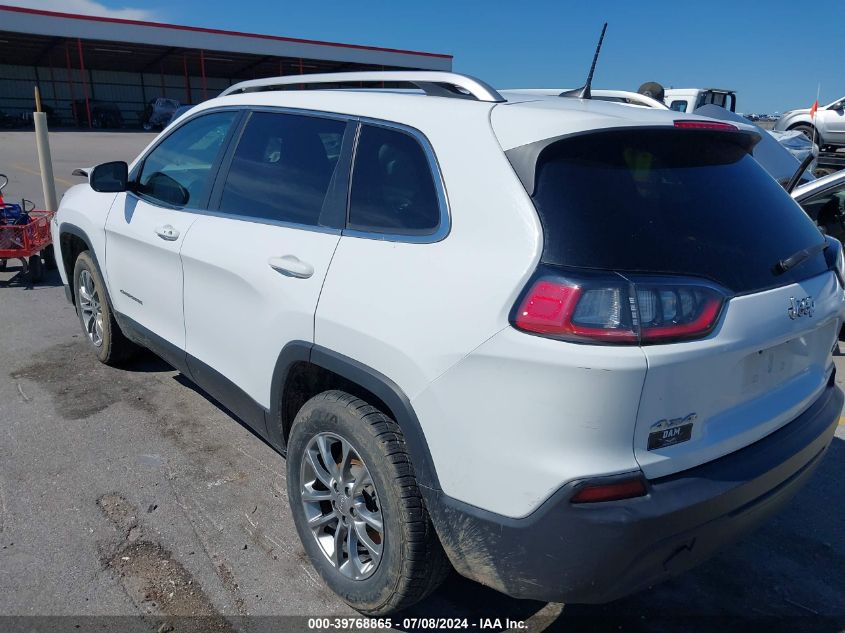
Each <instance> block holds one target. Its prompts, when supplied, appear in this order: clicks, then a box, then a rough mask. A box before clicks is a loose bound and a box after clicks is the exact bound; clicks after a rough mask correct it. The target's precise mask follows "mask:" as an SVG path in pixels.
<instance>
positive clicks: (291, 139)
mask: <svg viewBox="0 0 845 633" xmlns="http://www.w3.org/2000/svg"><path fill="white" fill-rule="evenodd" d="M345 130H346V123H345V122H344V121H338V120H335V119H324V118H320V117H313V116H300V115H293V114H278V113H270V112H255V113H253V114H252V116H250V119H249V121H248V122H247V124H246V128H245V129H244V132H243V135H242V136H241V140H240V142H239V143H238V147H237V149H236V150H235V154H234V156H233V158H232V164H231V166H230V167H229V173H228V174H227V176H226V183H225V185H224V187H223V194H222V197H221V199H220V209H219V210H220V211H221V212H224V213H231V214H233V215H241V216H249V217H253V218H260V219H267V220H277V221H281V222H291V223H295V224H304V225H309V226H318V225H320V224H321V222H320V217H321V213H322V211H323V208H324V206H325V205H326V203H327V197H328V198H332V197H331V196H328V192H329V189H330V185H331V182H332V177H333V175H334V173H335V170H336V168H337V163H338V158H339V156H340V148H341V145H342V141H343V133H344V131H345Z"/></svg>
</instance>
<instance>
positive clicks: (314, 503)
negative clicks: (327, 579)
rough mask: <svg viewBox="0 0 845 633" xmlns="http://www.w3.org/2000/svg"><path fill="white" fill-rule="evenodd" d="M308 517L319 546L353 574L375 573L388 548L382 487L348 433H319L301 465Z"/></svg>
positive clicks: (342, 570) (348, 574)
mask: <svg viewBox="0 0 845 633" xmlns="http://www.w3.org/2000/svg"><path fill="white" fill-rule="evenodd" d="M300 491H301V496H302V506H303V509H304V510H305V518H306V520H307V522H308V527H309V529H310V530H311V533H312V535H313V536H314V539H315V540H316V541H317V544H318V546H319V547H320V550H321V551H322V552H323V554H324V555H325V556H326V558H327V559H328V560H329V562H331V564H332V565H333V566H334V567H335V568H336V569H337V570H338V571H339V572H340V573H341V574H342V575H344V576H346V577H347V578H351V579H352V580H364V579H366V578H369V577H370V576H372V575H373V573H375V571H376V569H377V568H378V565H379V562H380V561H381V558H382V553H383V551H384V536H385V533H384V520H383V517H382V511H381V504H380V503H379V499H378V493H377V491H376V488H375V484H374V482H373V478H372V476H371V475H370V471H369V470H368V469H367V466H366V464H365V463H364V461H363V460H362V459H361V456H360V454H359V453H358V451H357V450H355V448H354V447H353V446H352V445H351V444H350V442H349V441H348V440H346V439H345V438H343V437H341V436H339V435H336V434H334V433H319V434H317V435H316V436H314V437H313V438H312V439H311V441H310V442H309V443H308V445H307V447H306V449H305V455H304V456H303V460H302V467H301V469H300Z"/></svg>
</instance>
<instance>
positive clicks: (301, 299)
mask: <svg viewBox="0 0 845 633" xmlns="http://www.w3.org/2000/svg"><path fill="white" fill-rule="evenodd" d="M359 82H360V84H359ZM383 82H386V84H385V83H383ZM300 84H301V86H300ZM350 84H351V85H352V86H354V87H355V88H354V89H337V88H343V87H345V86H346V87H348V86H349V85H350ZM359 85H360V86H361V87H360V88H359V87H358V86H359ZM385 85H386V86H387V88H386V89H373V86H375V88H383V87H384V86H385ZM408 86H412V87H414V89H413V90H408ZM300 87H306V88H311V89H310V90H302V89H299V90H297V88H300ZM286 88H287V90H284V89H286ZM320 88H323V89H320ZM758 139H759V137H758V136H757V134H756V133H755V132H753V131H751V130H750V129H744V128H741V127H737V126H735V125H732V124H730V123H724V122H717V121H713V120H709V119H704V118H702V117H695V116H691V115H689V114H686V113H679V112H673V111H670V110H665V109H660V110H658V109H651V108H640V107H636V106H631V105H627V104H624V103H612V102H607V101H600V100H595V101H594V100H590V99H581V98H571V97H558V96H544V95H531V94H518V93H507V92H504V93H499V92H497V91H495V90H494V89H492V88H490V87H489V86H487V85H486V84H484V83H483V82H480V81H478V80H474V79H472V78H470V77H466V76H462V75H457V74H450V73H436V72H388V73H355V74H349V75H316V76H303V77H299V76H297V77H292V78H276V79H262V80H256V81H251V82H246V83H243V84H238V85H235V86H233V87H231V88H229V89H228V90H226V91H225V92H224V94H223V95H221V96H220V97H219V98H216V99H212V100H210V101H207V102H205V103H203V104H201V105H198V106H196V107H194V108H193V109H191V111H190V112H188V113H187V114H185V115H183V116H182V117H181V118H179V119H178V120H177V121H175V122H174V123H172V124H171V125H170V126H169V127H168V128H167V129H166V130H165V131H164V132H163V133H162V134H161V135H160V136H158V137H157V138H156V139H155V140H154V141H153V142H152V143H151V144H150V146H149V147H148V148H147V149H146V150H144V152H143V153H142V154H141V156H140V157H139V158H137V159H136V160H135V162H134V163H132V164H131V165H130V166H127V165H126V164H125V163H108V164H104V165H100V166H98V167H96V168H94V169H93V170H92V171H91V173H90V174H89V183H88V184H83V185H79V186H76V187H74V188H72V189H71V190H70V191H68V193H67V194H66V195H65V197H64V199H63V200H62V204H61V209H60V211H59V213H58V217H57V219H56V222H55V224H54V238H55V243H56V244H57V245H59V248H60V251H61V255H60V261H61V262H62V264H63V265H62V266H61V267H60V268H61V274H62V278H63V280H64V281H65V283H66V284H67V289H66V290H67V294H68V297H69V299H70V300H71V301H72V302H74V304H75V305H76V309H77V312H78V315H79V318H80V320H81V323H82V326H83V328H84V331H85V332H86V333H87V335H88V338H89V340H90V343H91V346H92V349H93V350H94V351H95V353H96V354H97V355H98V356H99V358H100V359H101V360H102V361H103V362H105V363H117V362H120V361H121V360H123V359H125V358H127V357H128V355H130V354H131V352H132V351H133V350H134V349H136V346H137V345H141V346H144V347H147V348H149V349H151V350H153V351H154V352H155V353H156V354H158V355H160V356H161V357H162V358H164V359H165V360H167V361H168V362H169V363H171V364H172V365H173V366H174V367H176V368H178V369H179V370H180V371H182V372H183V373H184V374H185V375H186V376H188V377H190V378H191V379H192V380H193V381H194V382H196V383H197V384H198V385H200V386H201V387H202V388H203V389H205V390H207V391H208V392H209V393H210V394H212V395H213V396H214V397H215V398H217V399H218V400H219V401H220V402H222V403H224V404H225V405H226V406H227V407H228V408H229V409H230V410H231V411H233V412H234V413H235V414H236V415H237V416H238V417H239V418H241V419H242V420H243V421H244V422H245V423H247V424H249V425H250V426H251V427H252V428H254V429H255V430H256V432H258V433H259V434H260V435H261V436H263V437H264V438H266V440H267V442H269V443H270V444H271V445H272V446H274V447H275V448H276V449H277V450H278V451H279V452H280V453H282V454H285V455H286V456H287V486H288V491H289V498H290V502H291V510H292V512H293V516H294V519H295V523H296V526H297V529H298V531H299V535H300V537H301V539H302V542H303V544H304V547H305V550H306V552H307V553H308V556H309V557H310V559H311V561H312V563H313V564H314V566H315V567H316V569H317V570H318V571H319V572H320V574H321V575H322V577H323V579H324V580H325V582H326V583H327V584H328V585H329V586H330V587H331V588H332V589H333V590H334V591H335V592H337V593H338V594H339V595H340V596H341V597H342V598H343V599H345V600H346V601H347V602H348V603H349V604H351V605H352V606H353V607H355V608H356V609H358V610H360V611H361V612H363V613H368V614H386V613H390V612H393V611H396V610H398V609H402V608H404V607H407V606H408V605H410V604H412V603H414V602H415V601H417V600H419V599H421V598H422V597H424V596H425V595H427V594H428V593H429V592H430V591H432V590H433V589H434V588H435V587H436V586H437V584H438V582H439V581H440V580H441V579H442V578H443V577H444V575H445V574H446V573H447V571H448V570H449V568H450V564H451V566H453V567H454V568H455V569H457V570H458V572H460V573H461V574H463V575H465V576H468V577H470V578H474V579H476V580H478V581H480V582H482V583H484V584H486V585H489V586H490V587H494V588H496V589H498V590H500V591H502V592H505V593H507V594H510V595H512V596H517V597H524V598H534V599H540V600H546V601H565V602H603V601H608V600H612V599H614V598H617V597H620V596H622V595H625V594H628V593H630V592H633V591H635V590H637V589H640V588H642V587H645V586H647V585H650V584H653V583H655V582H657V581H659V580H661V579H663V578H666V577H668V576H670V575H672V574H675V573H677V572H679V571H681V570H684V569H687V568H689V567H691V566H692V565H694V564H696V563H698V562H700V561H702V560H703V559H705V558H707V557H708V556H710V555H711V554H712V553H713V552H714V551H715V550H716V549H717V548H718V547H720V546H722V545H724V544H725V543H728V542H730V541H732V540H734V539H735V538H737V537H738V536H739V535H741V534H742V533H744V532H746V531H748V530H750V529H751V528H753V527H754V526H756V525H758V524H759V523H760V522H761V521H763V520H764V519H765V518H767V517H768V516H770V515H771V514H772V513H774V512H775V511H777V510H778V509H780V508H781V507H782V506H784V504H785V503H786V502H787V501H788V500H789V499H790V498H791V497H792V495H793V494H794V493H795V492H796V491H797V490H798V489H799V488H800V487H801V486H802V485H803V484H804V483H805V482H806V481H807V479H808V478H809V477H810V475H811V473H812V472H813V471H814V469H815V468H816V467H817V466H818V464H819V461H820V459H821V458H822V455H823V454H824V452H825V450H826V448H827V447H828V445H829V443H830V442H831V440H832V437H833V434H834V430H835V427H836V424H837V420H838V416H839V412H840V409H841V406H842V401H843V398H842V393H841V392H840V391H839V390H838V389H837V387H836V386H835V385H834V365H833V362H832V358H831V350H832V348H833V347H834V345H835V344H836V340H837V333H838V332H839V329H840V320H841V316H840V315H841V314H842V308H843V305H842V304H843V292H842V287H843V277H842V274H843V266H842V252H841V246H840V244H839V243H838V242H837V241H836V240H832V239H826V238H825V237H824V236H823V235H822V234H821V233H820V232H819V230H818V229H817V228H816V227H815V226H814V225H813V222H812V221H811V220H810V219H809V218H808V217H807V216H806V215H805V214H804V213H803V212H802V211H801V209H800V208H799V207H798V206H797V205H796V204H795V202H793V201H792V200H791V199H790V197H789V195H788V194H787V193H785V192H784V190H783V189H782V188H781V187H780V186H779V185H778V184H777V183H776V182H775V181H774V180H773V179H772V178H770V177H769V176H768V175H767V174H766V173H765V172H764V171H763V169H762V168H761V167H760V166H759V165H758V164H757V163H756V162H755V161H754V160H753V159H752V158H751V156H750V153H749V152H750V150H751V149H752V147H753V146H754V144H755V143H756V142H757V140H758Z"/></svg>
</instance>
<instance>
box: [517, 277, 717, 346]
mask: <svg viewBox="0 0 845 633" xmlns="http://www.w3.org/2000/svg"><path fill="white" fill-rule="evenodd" d="M725 299H726V294H725V293H724V292H723V291H721V290H719V289H717V288H715V287H713V286H710V285H709V284H707V283H706V282H701V281H699V280H695V279H667V278H654V279H651V278H646V277H642V278H638V279H627V278H624V277H622V276H621V275H615V274H609V275H606V276H602V275H589V276H584V275H577V276H576V275H570V274H566V275H565V276H559V275H552V274H540V275H538V276H537V277H535V279H534V280H533V281H532V282H530V283H529V286H528V290H527V291H526V292H525V293H524V294H523V296H522V298H521V299H520V300H519V302H518V303H517V306H516V309H515V310H514V312H513V315H512V319H511V322H512V323H513V325H514V327H516V328H517V329H520V330H523V331H525V332H531V333H534V334H540V335H543V336H549V337H552V338H560V339H563V340H571V341H579V342H592V343H606V344H629V345H630V344H653V343H667V342H672V341H680V340H689V339H695V338H702V337H704V336H706V335H707V334H709V333H710V332H711V331H712V330H713V328H714V327H715V325H716V323H717V322H718V319H719V314H720V313H721V311H722V306H723V305H724V303H725Z"/></svg>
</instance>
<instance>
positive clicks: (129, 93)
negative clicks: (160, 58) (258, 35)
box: [0, 64, 232, 127]
mask: <svg viewBox="0 0 845 633" xmlns="http://www.w3.org/2000/svg"><path fill="white" fill-rule="evenodd" d="M84 79H85V81H83V74H82V72H81V71H80V70H78V69H71V71H70V74H68V71H67V69H66V68H55V67H53V68H51V67H38V68H34V67H29V66H11V65H8V64H0V112H2V113H3V114H5V115H6V116H7V118H5V119H4V120H0V127H4V126H5V127H11V126H13V125H15V122H14V121H12V120H10V119H9V118H8V117H12V118H14V119H17V118H20V117H21V116H24V117H28V116H29V114H30V113H31V112H32V111H33V110H34V109H35V100H34V96H33V87H34V86H35V85H38V86H39V88H40V90H41V101H42V103H43V104H44V105H45V106H46V107H48V108H52V110H53V114H54V117H56V118H55V119H54V120H53V122H52V123H53V125H62V126H69V125H76V124H77V123H76V122H75V121H74V116H73V109H72V105H71V104H72V103H73V102H74V101H77V102H80V106H81V108H80V112H79V115H80V117H81V119H82V120H83V121H84V124H85V126H86V127H87V115H86V113H85V106H84V99H85V94H86V90H87V94H88V98H89V100H90V102H94V101H98V102H107V103H113V104H115V105H116V106H117V107H118V108H119V109H120V113H121V115H122V117H123V123H124V125H125V126H127V127H137V126H139V125H140V117H141V114H142V112H143V110H144V106H145V104H146V103H148V102H149V101H150V100H152V99H155V98H156V97H168V98H170V99H176V100H177V101H179V102H180V103H199V102H200V101H203V99H204V94H203V88H202V78H201V77H195V76H191V77H189V80H190V82H189V83H190V98H189V95H188V90H187V88H186V86H185V77H184V76H183V75H160V74H157V73H144V74H141V73H128V72H116V71H102V70H93V71H86V72H85V75H84ZM231 83H232V82H230V81H229V80H228V79H224V78H220V77H208V78H206V95H207V97H208V98H209V99H210V98H212V97H214V96H216V95H217V94H218V93H219V92H220V91H221V90H223V89H224V88H227V87H228V86H229V85H230V84H231ZM4 121H5V125H4Z"/></svg>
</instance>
